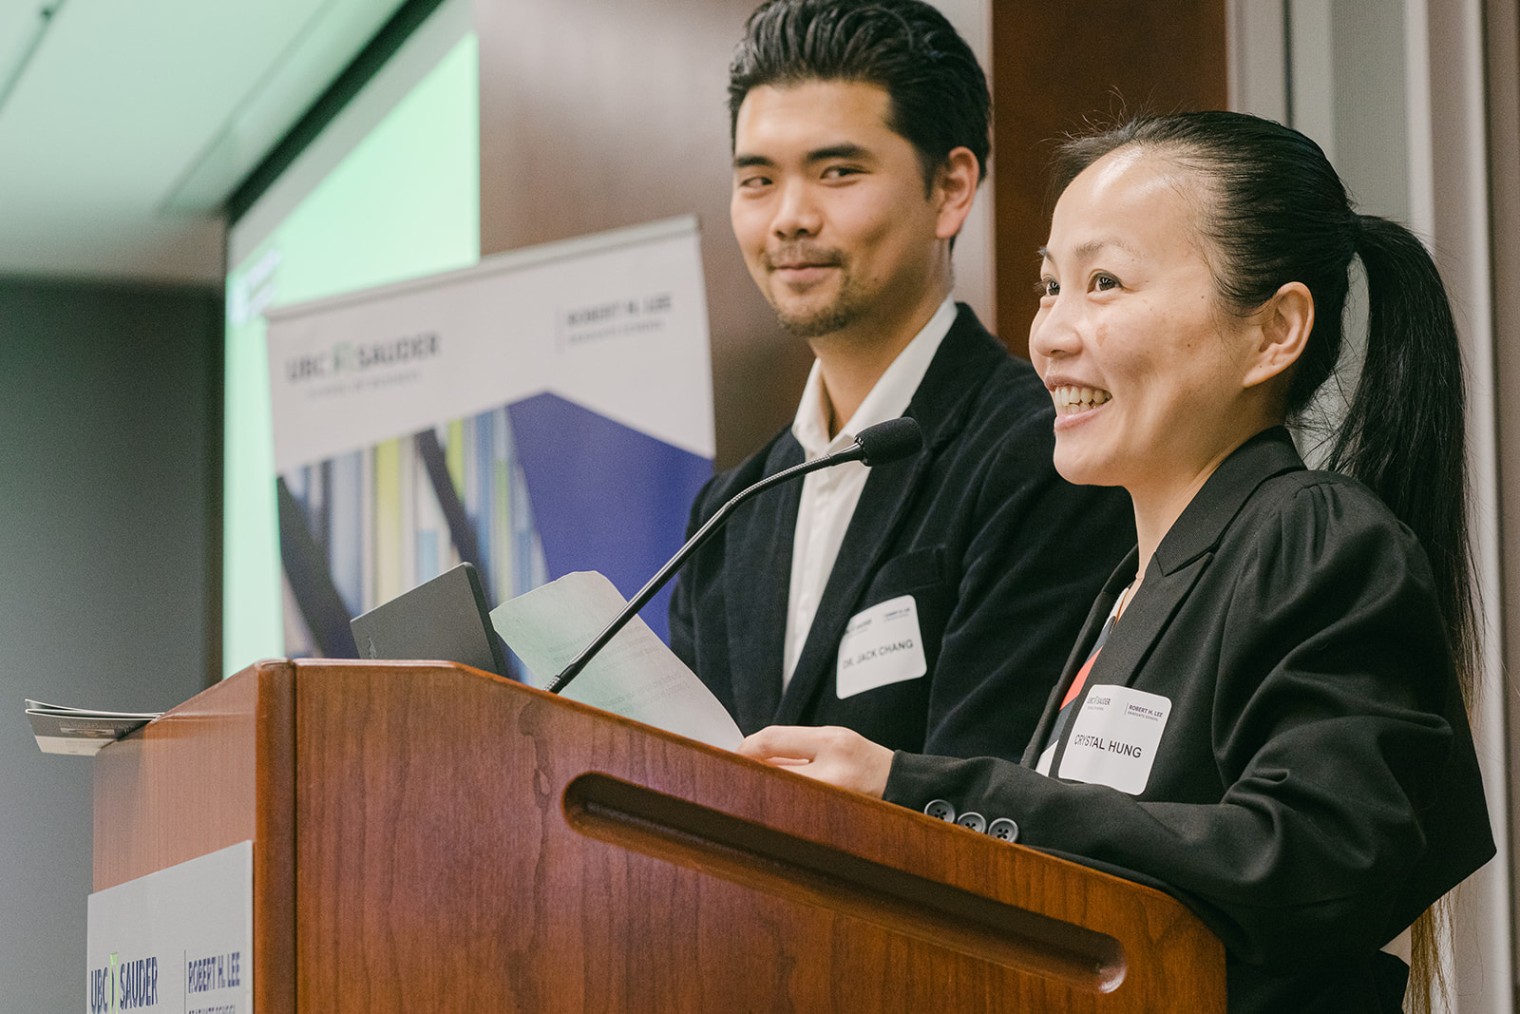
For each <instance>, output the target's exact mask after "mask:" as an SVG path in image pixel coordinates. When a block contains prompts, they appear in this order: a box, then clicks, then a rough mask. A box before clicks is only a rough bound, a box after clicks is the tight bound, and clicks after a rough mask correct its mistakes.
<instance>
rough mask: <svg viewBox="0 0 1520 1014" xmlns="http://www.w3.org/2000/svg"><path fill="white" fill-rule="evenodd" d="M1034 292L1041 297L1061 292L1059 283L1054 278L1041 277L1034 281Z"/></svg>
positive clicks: (1053, 295)
mask: <svg viewBox="0 0 1520 1014" xmlns="http://www.w3.org/2000/svg"><path fill="white" fill-rule="evenodd" d="M1034 294H1035V295H1037V296H1039V297H1040V298H1041V299H1044V298H1046V297H1047V296H1048V297H1051V298H1054V297H1056V296H1059V295H1060V294H1061V283H1060V282H1058V281H1056V280H1055V279H1054V278H1041V279H1040V280H1039V281H1038V282H1035V283H1034Z"/></svg>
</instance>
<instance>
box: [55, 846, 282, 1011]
mask: <svg viewBox="0 0 1520 1014" xmlns="http://www.w3.org/2000/svg"><path fill="white" fill-rule="evenodd" d="M89 910H90V914H89V930H88V934H87V938H86V939H87V944H86V948H85V954H86V958H87V965H86V972H85V1007H84V1009H85V1010H86V1011H88V1012H89V1014H108V1012H114V1011H138V1010H141V1011H164V1012H169V1011H173V1012H174V1014H251V1012H252V1011H253V843H252V842H247V841H245V842H240V843H239V844H237V845H230V846H228V847H227V848H224V849H221V850H219V851H217V852H212V853H209V854H208V855H204V856H201V857H200V858H199V859H191V860H190V861H189V862H184V863H180V864H179V865H177V866H171V867H169V868H168V869H166V870H160V871H158V872H157V873H150V874H148V875H147V876H146V877H139V878H137V879H136V880H129V881H128V882H127V883H125V884H120V885H118V886H116V887H112V888H108V889H107V890H104V891H96V892H95V893H94V894H92V895H90V905H89Z"/></svg>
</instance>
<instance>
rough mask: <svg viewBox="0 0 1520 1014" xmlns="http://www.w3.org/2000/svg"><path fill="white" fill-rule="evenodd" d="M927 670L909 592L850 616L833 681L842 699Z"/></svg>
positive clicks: (840, 644) (915, 611)
mask: <svg viewBox="0 0 1520 1014" xmlns="http://www.w3.org/2000/svg"><path fill="white" fill-rule="evenodd" d="M928 671H929V663H928V662H927V661H926V660H925V659H924V639H923V635H922V634H920V633H919V629H918V603H916V602H915V601H913V596H912V595H899V596H898V597H897V598H895V599H888V600H887V601H885V602H882V603H879V604H877V605H874V606H872V607H871V608H870V609H866V610H863V611H861V612H859V613H856V614H855V615H854V616H853V617H851V618H850V622H849V623H848V624H847V625H846V626H845V628H844V637H842V638H840V639H839V661H838V663H837V664H836V665H835V669H834V685H835V687H836V688H838V691H839V699H840V700H844V699H845V698H846V697H854V696H855V695H856V694H859V693H864V692H865V691H867V690H875V689H876V688H877V687H884V686H887V685H888V684H890V683H901V682H903V681H904V680H916V679H918V678H919V677H920V676H922V675H923V674H924V673H926V672H928Z"/></svg>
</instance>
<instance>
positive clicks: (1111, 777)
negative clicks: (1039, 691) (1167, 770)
mask: <svg viewBox="0 0 1520 1014" xmlns="http://www.w3.org/2000/svg"><path fill="white" fill-rule="evenodd" d="M1171 713H1172V702H1171V701H1170V700H1168V699H1167V698H1165V697H1162V696H1161V695H1160V694H1148V693H1146V692H1145V691H1144V690H1136V689H1134V688H1133V687H1121V686H1104V685H1095V686H1093V687H1092V688H1091V689H1089V690H1088V691H1087V699H1086V700H1084V701H1083V702H1082V710H1081V711H1080V712H1078V713H1077V720H1076V721H1075V722H1073V723H1072V727H1071V735H1070V736H1069V737H1068V738H1067V740H1066V752H1065V753H1064V754H1063V755H1062V756H1061V769H1060V770H1059V771H1057V772H1056V777H1057V778H1067V779H1070V780H1071V781H1074V782H1086V783H1088V784H1089V785H1107V786H1109V787H1110V788H1114V789H1118V790H1119V791H1120V792H1127V793H1129V794H1130V795H1132V796H1138V795H1139V794H1140V793H1142V792H1144V791H1145V784H1146V782H1148V781H1150V778H1151V765H1153V764H1155V763H1156V749H1157V748H1158V747H1159V746H1160V745H1161V733H1162V732H1164V731H1165V730H1166V719H1167V716H1168V715H1170V714H1171Z"/></svg>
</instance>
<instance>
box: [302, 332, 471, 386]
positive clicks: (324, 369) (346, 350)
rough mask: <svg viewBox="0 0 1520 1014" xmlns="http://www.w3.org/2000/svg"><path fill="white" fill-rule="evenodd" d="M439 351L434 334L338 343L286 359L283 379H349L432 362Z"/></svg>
mask: <svg viewBox="0 0 1520 1014" xmlns="http://www.w3.org/2000/svg"><path fill="white" fill-rule="evenodd" d="M441 350H442V341H441V339H440V338H439V336H438V333H437V332H436V331H426V332H423V333H422V334H415V335H405V336H403V337H400V338H390V339H386V340H385V341H377V342H365V343H359V344H355V343H353V342H338V343H337V344H335V345H333V346H332V348H330V349H326V350H323V351H321V352H312V353H308V354H306V355H300V356H290V357H289V358H287V359H286V360H285V364H284V365H285V379H286V380H288V381H290V382H291V383H292V384H299V383H301V382H303V381H308V380H331V379H335V378H338V377H344V376H351V375H354V374H358V373H363V372H365V371H366V370H372V369H375V368H376V367H382V366H408V365H411V364H414V363H418V362H422V361H424V360H427V359H433V358H435V357H436V356H437V355H438V354H439V352H440V351H441Z"/></svg>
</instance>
